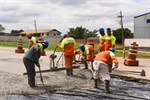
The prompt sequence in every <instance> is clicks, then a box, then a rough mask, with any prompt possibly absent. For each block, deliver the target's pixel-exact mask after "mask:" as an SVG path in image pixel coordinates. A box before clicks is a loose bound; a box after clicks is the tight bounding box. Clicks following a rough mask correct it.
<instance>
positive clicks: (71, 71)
mask: <svg viewBox="0 0 150 100" xmlns="http://www.w3.org/2000/svg"><path fill="white" fill-rule="evenodd" d="M70 74H71V75H73V68H72V66H71V67H70Z"/></svg>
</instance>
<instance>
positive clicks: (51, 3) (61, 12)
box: [0, 0, 150, 33]
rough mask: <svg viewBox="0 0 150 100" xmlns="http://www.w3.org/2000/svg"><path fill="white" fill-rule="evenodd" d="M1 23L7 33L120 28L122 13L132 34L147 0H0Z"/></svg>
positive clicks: (148, 5) (148, 3)
mask: <svg viewBox="0 0 150 100" xmlns="http://www.w3.org/2000/svg"><path fill="white" fill-rule="evenodd" d="M0 5H1V8H0V22H1V24H2V25H3V26H4V27H5V28H6V31H7V32H10V31H11V30H12V29H23V30H26V29H34V22H33V21H34V20H36V21H37V27H38V28H39V29H48V28H57V29H58V30H60V31H62V32H63V33H65V32H66V31H67V30H68V28H71V27H77V26H83V27H85V28H88V29H90V30H94V29H98V28H99V27H104V28H107V27H110V28H112V29H116V28H120V25H119V23H118V22H117V21H120V19H119V18H117V16H118V15H119V12H120V11H122V12H123V16H124V17H123V22H124V27H127V28H129V29H131V30H132V31H133V21H134V16H137V15H140V14H143V13H147V12H149V11H150V0H1V2H0Z"/></svg>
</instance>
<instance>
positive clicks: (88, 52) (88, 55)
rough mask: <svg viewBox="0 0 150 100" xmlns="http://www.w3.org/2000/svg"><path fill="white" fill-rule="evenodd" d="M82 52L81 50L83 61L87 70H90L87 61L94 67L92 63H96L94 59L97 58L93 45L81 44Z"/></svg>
mask: <svg viewBox="0 0 150 100" xmlns="http://www.w3.org/2000/svg"><path fill="white" fill-rule="evenodd" d="M80 50H81V54H82V60H83V61H84V63H85V69H88V65H87V62H86V61H91V65H92V63H93V61H94V57H95V54H94V47H93V46H92V45H88V44H87V45H84V44H81V45H80ZM92 70H93V68H92Z"/></svg>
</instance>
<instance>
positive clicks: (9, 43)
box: [0, 41, 150, 58]
mask: <svg viewBox="0 0 150 100" xmlns="http://www.w3.org/2000/svg"><path fill="white" fill-rule="evenodd" d="M57 44H60V42H50V43H49V47H48V48H47V50H54V49H55V47H56V45H57ZM80 44H81V43H77V44H76V45H75V50H76V49H78V48H79V46H80ZM0 46H9V47H17V42H12V41H0ZM27 47H28V42H23V48H27ZM94 47H95V52H96V51H97V48H98V44H95V45H94ZM122 49H123V47H122V45H116V46H115V50H116V52H115V55H116V56H119V57H121V56H122V51H121V50H122ZM56 51H61V50H60V49H57V50H56ZM126 51H127V50H126ZM125 56H126V57H127V56H128V52H126V53H125ZM137 57H139V58H150V54H145V53H138V55H137Z"/></svg>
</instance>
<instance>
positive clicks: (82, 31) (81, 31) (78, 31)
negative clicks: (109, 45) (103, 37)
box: [67, 26, 97, 39]
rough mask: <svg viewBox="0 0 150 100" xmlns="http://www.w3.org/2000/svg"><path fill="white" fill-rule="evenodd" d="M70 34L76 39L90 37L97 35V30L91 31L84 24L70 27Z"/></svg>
mask: <svg viewBox="0 0 150 100" xmlns="http://www.w3.org/2000/svg"><path fill="white" fill-rule="evenodd" d="M67 33H68V35H69V36H71V37H73V38H75V39H83V38H89V37H96V36H97V34H96V33H97V31H96V30H94V31H89V30H88V29H86V28H83V27H82V26H80V27H76V28H69V31H68V32H67Z"/></svg>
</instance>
